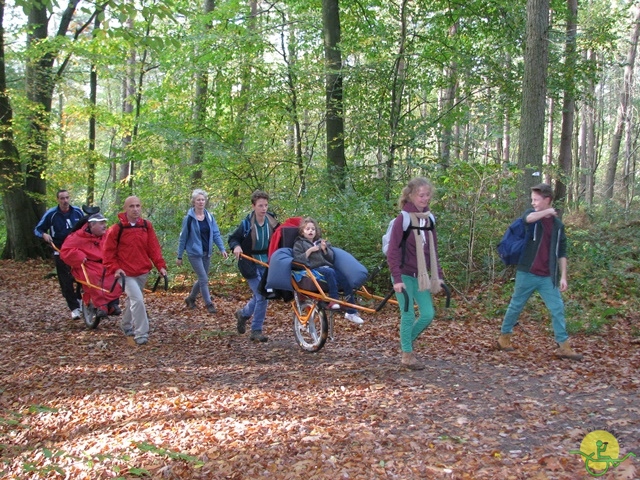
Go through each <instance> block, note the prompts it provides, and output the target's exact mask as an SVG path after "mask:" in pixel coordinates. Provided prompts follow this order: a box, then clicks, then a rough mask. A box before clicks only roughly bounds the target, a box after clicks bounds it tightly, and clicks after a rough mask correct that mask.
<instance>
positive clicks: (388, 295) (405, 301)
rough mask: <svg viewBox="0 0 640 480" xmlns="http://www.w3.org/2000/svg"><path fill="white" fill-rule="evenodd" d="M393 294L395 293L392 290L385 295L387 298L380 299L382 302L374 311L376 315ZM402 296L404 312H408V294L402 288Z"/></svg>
mask: <svg viewBox="0 0 640 480" xmlns="http://www.w3.org/2000/svg"><path fill="white" fill-rule="evenodd" d="M394 293H396V291H395V290H394V289H393V288H392V289H391V291H390V292H389V293H387V296H386V297H384V298H383V299H382V302H380V305H378V306H377V307H376V310H375V311H376V313H377V312H379V311H380V310H382V307H384V306H385V304H386V303H387V302H388V301H389V300H390V299H391V297H392V296H393V294H394ZM402 295H403V297H404V311H405V312H408V311H409V294H408V293H407V291H406V290H405V289H404V288H403V289H402Z"/></svg>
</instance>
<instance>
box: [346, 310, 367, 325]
mask: <svg viewBox="0 0 640 480" xmlns="http://www.w3.org/2000/svg"><path fill="white" fill-rule="evenodd" d="M344 318H346V319H347V320H349V321H350V322H353V323H355V324H356V325H362V324H363V323H364V320H363V319H362V318H361V317H360V315H358V312H353V313H345V314H344Z"/></svg>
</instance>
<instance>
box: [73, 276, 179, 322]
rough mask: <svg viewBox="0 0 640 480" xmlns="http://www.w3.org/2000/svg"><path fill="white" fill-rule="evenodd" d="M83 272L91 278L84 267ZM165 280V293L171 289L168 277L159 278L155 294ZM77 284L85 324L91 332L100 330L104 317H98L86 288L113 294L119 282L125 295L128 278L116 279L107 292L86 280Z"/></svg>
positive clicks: (78, 281)
mask: <svg viewBox="0 0 640 480" xmlns="http://www.w3.org/2000/svg"><path fill="white" fill-rule="evenodd" d="M82 271H83V273H84V277H85V278H87V279H88V278H89V276H88V274H87V271H86V269H85V268H84V265H83V266H82ZM162 278H164V289H165V291H166V290H167V289H168V288H169V279H168V278H167V276H166V275H165V276H161V275H160V276H158V278H157V279H156V281H155V284H154V285H153V288H152V289H151V291H152V292H155V291H156V289H157V288H158V284H159V283H160V279H162ZM75 280H76V282H77V283H78V285H79V287H80V291H81V293H82V307H81V310H82V319H83V320H84V324H85V325H86V326H87V328H89V329H91V330H95V329H96V328H98V325H100V320H102V318H104V317H99V316H98V309H97V308H96V307H95V306H94V305H93V302H92V301H91V296H90V295H89V292H88V291H86V287H88V288H98V289H100V290H102V291H104V292H113V289H114V288H115V286H116V284H117V283H118V281H120V282H121V284H122V292H123V293H124V286H125V282H126V278H125V276H124V275H123V276H122V277H120V279H116V280H115V281H114V282H113V285H112V286H111V289H110V290H107V289H105V288H102V287H100V286H98V285H93V284H92V283H91V282H89V281H84V280H79V279H77V278H76V279H75Z"/></svg>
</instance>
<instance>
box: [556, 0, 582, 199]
mask: <svg viewBox="0 0 640 480" xmlns="http://www.w3.org/2000/svg"><path fill="white" fill-rule="evenodd" d="M577 28H578V0H567V38H566V41H565V74H564V100H563V105H562V129H561V130H562V133H561V134H560V154H559V157H558V164H559V166H560V170H561V171H562V176H561V177H560V178H559V179H558V180H557V181H556V189H555V195H554V197H555V199H556V201H558V202H564V201H566V198H565V197H566V196H567V182H568V181H569V180H571V171H572V169H573V158H572V147H573V121H574V113H575V107H576V104H575V95H574V92H573V89H574V83H575V73H574V72H575V66H576V32H577Z"/></svg>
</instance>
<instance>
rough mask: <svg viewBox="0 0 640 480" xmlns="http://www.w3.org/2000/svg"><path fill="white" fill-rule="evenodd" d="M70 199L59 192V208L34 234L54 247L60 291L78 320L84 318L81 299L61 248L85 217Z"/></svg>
mask: <svg viewBox="0 0 640 480" xmlns="http://www.w3.org/2000/svg"><path fill="white" fill-rule="evenodd" d="M70 198H71V197H70V196H69V192H68V191H67V190H59V191H58V194H57V199H58V206H57V207H53V208H50V209H49V210H47V211H46V212H45V214H44V215H43V216H42V218H41V219H40V221H39V222H38V225H36V228H35V230H34V231H33V233H35V235H36V237H40V238H42V239H43V240H44V241H45V242H47V243H49V244H51V245H52V246H53V247H54V248H53V250H54V252H53V255H54V258H55V261H56V273H57V275H58V282H59V283H60V290H61V291H62V296H63V297H64V299H65V300H66V302H67V306H68V307H69V310H71V318H72V319H74V320H77V319H78V318H80V317H82V311H81V310H80V308H79V306H80V299H79V298H78V295H77V294H76V290H75V284H74V280H73V275H71V268H70V267H69V266H68V265H67V264H66V263H64V262H63V261H62V260H60V248H61V247H62V243H63V242H64V239H65V238H67V236H68V235H69V234H70V233H71V229H72V228H73V227H74V225H75V224H76V223H78V222H79V221H80V220H81V219H82V218H83V217H84V213H83V212H82V210H81V209H80V208H78V207H74V206H73V205H71V203H70Z"/></svg>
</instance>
